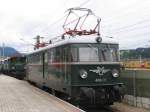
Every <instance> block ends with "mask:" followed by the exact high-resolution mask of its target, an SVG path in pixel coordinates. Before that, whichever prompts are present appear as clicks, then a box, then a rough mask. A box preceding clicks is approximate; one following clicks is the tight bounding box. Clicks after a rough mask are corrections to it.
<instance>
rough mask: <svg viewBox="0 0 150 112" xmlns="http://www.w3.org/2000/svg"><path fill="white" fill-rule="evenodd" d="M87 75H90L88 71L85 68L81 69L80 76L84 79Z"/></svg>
mask: <svg viewBox="0 0 150 112" xmlns="http://www.w3.org/2000/svg"><path fill="white" fill-rule="evenodd" d="M87 76H88V73H87V71H85V70H81V71H80V77H81V78H82V79H86V78H87Z"/></svg>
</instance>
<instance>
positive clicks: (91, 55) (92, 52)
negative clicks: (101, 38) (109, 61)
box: [79, 47, 99, 61]
mask: <svg viewBox="0 0 150 112" xmlns="http://www.w3.org/2000/svg"><path fill="white" fill-rule="evenodd" d="M79 61H99V55H98V47H80V48H79Z"/></svg>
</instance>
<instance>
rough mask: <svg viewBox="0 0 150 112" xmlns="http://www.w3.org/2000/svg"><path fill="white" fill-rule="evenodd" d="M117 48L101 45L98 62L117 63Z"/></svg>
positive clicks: (115, 46)
mask: <svg viewBox="0 0 150 112" xmlns="http://www.w3.org/2000/svg"><path fill="white" fill-rule="evenodd" d="M118 56H119V54H118V47H117V45H102V46H101V47H100V60H101V61H107V62H115V61H118Z"/></svg>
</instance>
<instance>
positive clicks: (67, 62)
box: [26, 35, 123, 105]
mask: <svg viewBox="0 0 150 112" xmlns="http://www.w3.org/2000/svg"><path fill="white" fill-rule="evenodd" d="M120 66H121V65H120V63H119V49H118V43H117V42H116V41H115V40H114V39H112V38H101V37H98V36H97V35H85V36H74V37H72V36H68V37H63V38H62V40H60V41H57V42H54V43H53V42H52V43H51V44H50V45H48V46H46V47H45V48H41V49H38V50H36V51H34V52H32V53H30V54H29V55H27V66H26V67H27V79H28V80H29V81H30V82H33V83H35V84H36V85H38V86H40V87H43V88H48V89H50V90H51V91H52V93H53V94H58V93H59V94H61V95H62V96H64V97H65V98H66V99H67V100H69V101H74V102H76V103H78V104H79V105H85V104H86V105H111V104H113V102H114V101H120V100H121V98H122V88H123V83H122V82H121V81H120V78H119V77H120V70H121V69H120V68H121V67H120Z"/></svg>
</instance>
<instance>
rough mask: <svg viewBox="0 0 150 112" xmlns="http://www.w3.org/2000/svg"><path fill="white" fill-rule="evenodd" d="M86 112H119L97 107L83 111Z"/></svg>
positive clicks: (110, 108) (109, 108)
mask: <svg viewBox="0 0 150 112" xmlns="http://www.w3.org/2000/svg"><path fill="white" fill-rule="evenodd" d="M83 110H85V111H86V112H120V111H119V110H117V109H115V108H112V107H109V106H107V107H99V108H87V109H83Z"/></svg>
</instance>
